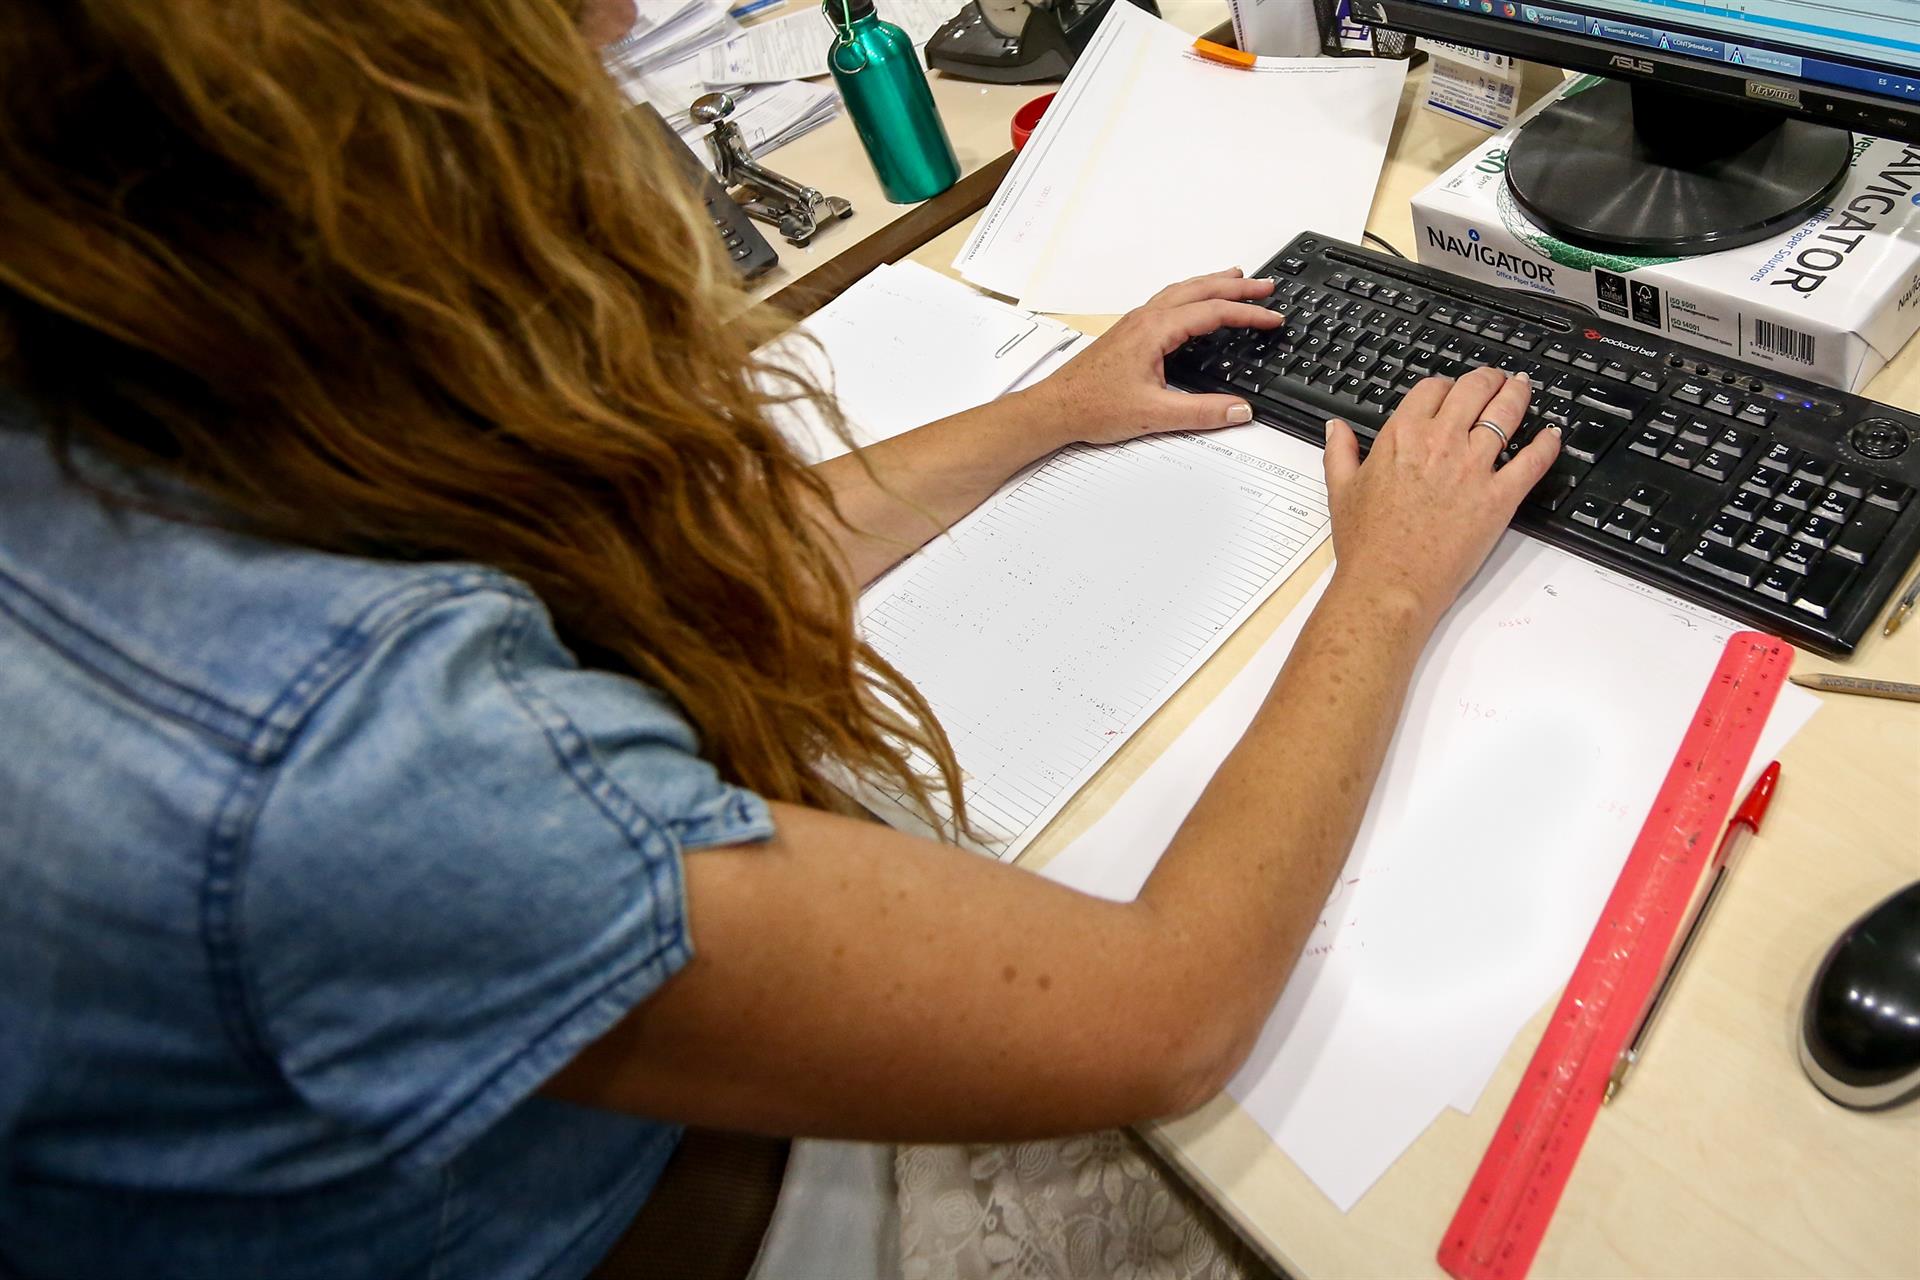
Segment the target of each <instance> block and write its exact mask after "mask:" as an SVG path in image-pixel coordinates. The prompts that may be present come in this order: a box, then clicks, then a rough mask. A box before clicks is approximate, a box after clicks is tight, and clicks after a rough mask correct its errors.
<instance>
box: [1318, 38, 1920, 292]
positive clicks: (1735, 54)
mask: <svg viewBox="0 0 1920 1280" xmlns="http://www.w3.org/2000/svg"><path fill="white" fill-rule="evenodd" d="M1352 7H1353V12H1354V14H1355V16H1356V17H1357V18H1359V19H1360V20H1361V21H1364V22H1368V23H1371V24H1373V25H1380V26H1388V27H1392V28H1394V29H1396V30H1400V31H1407V32H1411V33H1413V34H1415V35H1422V36H1431V37H1433V38H1435V39H1439V40H1450V41H1453V42H1455V43H1457V44H1466V45H1472V46H1474V47H1475V48H1479V49H1485V50H1489V51H1491V52H1495V53H1504V54H1509V55H1512V56H1514V57H1518V58H1526V59H1529V60H1532V61H1535V62H1544V63H1548V64H1551V65H1554V66H1561V67H1567V68H1571V69H1573V70H1578V71H1589V72H1594V73H1597V74H1599V75H1602V76H1606V77H1608V80H1607V81H1606V82H1605V83H1603V84H1601V85H1599V86H1596V87H1594V88H1592V89H1589V90H1587V91H1586V92H1583V93H1578V94H1573V95H1570V96H1568V97H1566V98H1564V99H1563V100H1561V101H1560V102H1558V103H1555V104H1554V105H1553V106H1551V107H1549V108H1548V109H1547V110H1546V111H1544V112H1542V113H1541V114H1540V115H1538V116H1536V117H1535V118H1534V119H1533V120H1531V121H1529V122H1528V123H1527V124H1526V125H1525V126H1524V127H1523V128H1522V129H1521V131H1520V133H1519V135H1518V137H1516V139H1515V140H1514V145H1513V147H1512V149H1511V152H1510V154H1509V155H1508V157H1507V184H1508V187H1509V189H1510V190H1511V191H1512V193H1513V197H1514V199H1515V200H1516V201H1517V202H1518V203H1519V205H1520V207H1521V208H1522V209H1523V210H1525V211H1526V213H1527V214H1528V216H1529V217H1531V218H1532V219H1533V220H1534V221H1535V222H1537V223H1538V224H1539V225H1540V226H1541V227H1542V228H1543V229H1545V230H1546V231H1548V232H1550V233H1551V234H1553V235H1555V236H1558V237H1560V238H1561V239H1564V240H1566V241H1568V242H1570V243H1573V244H1579V245H1583V246H1587V247H1591V248H1594V249H1599V250H1604V251H1608V252H1615V253H1627V254H1637V255H1652V256H1667V255H1679V254H1688V253H1703V252H1707V251H1710V250H1715V249H1728V248H1733V247H1735V246H1737V245H1743V244H1751V243H1753V242H1754V241H1757V240H1763V239H1766V238H1767V237H1768V236H1771V235H1775V234H1777V233H1779V232H1781V231H1783V230H1785V229H1786V228H1788V227H1789V226H1791V225H1792V224H1794V223H1795V222H1797V221H1799V220H1801V219H1803V218H1805V217H1806V216H1807V215H1808V214H1810V213H1812V212H1813V211H1814V210H1816V209H1818V208H1820V207H1821V206H1822V205H1823V204H1824V203H1826V202H1827V201H1828V200H1829V198H1830V197H1831V196H1832V195H1833V193H1834V191H1835V190H1836V189H1837V188H1838V187H1839V185H1840V183H1841V181H1842V180H1843V179H1844V178H1845V177H1846V174H1847V166H1848V164H1849V162H1850V161H1851V159H1852V155H1853V138H1852V136H1851V132H1850V131H1852V130H1856V129H1857V130H1860V131H1862V132H1865V133H1871V134H1878V135H1881V136H1883V137H1889V138H1897V139H1901V140H1903V141H1906V142H1913V143H1920V0H1837V2H1826V0H1564V2H1563V0H1555V3H1554V4H1553V5H1552V6H1548V5H1543V4H1527V3H1523V2H1522V0H1354V3H1353V6H1352ZM1904 181H1906V182H1907V183H1908V184H1909V188H1910V189H1908V188H1903V189H1902V190H1899V191H1896V192H1889V193H1888V198H1890V199H1895V198H1897V199H1901V200H1907V199H1920V156H1916V157H1915V163H1914V165H1913V166H1912V172H1910V173H1908V174H1907V176H1906V178H1905V179H1904ZM1895 185H1898V183H1896V184H1895Z"/></svg>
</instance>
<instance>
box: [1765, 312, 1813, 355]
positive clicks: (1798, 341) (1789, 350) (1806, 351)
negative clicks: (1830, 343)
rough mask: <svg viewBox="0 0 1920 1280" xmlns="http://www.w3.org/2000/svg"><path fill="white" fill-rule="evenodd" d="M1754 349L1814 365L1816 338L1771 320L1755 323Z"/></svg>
mask: <svg viewBox="0 0 1920 1280" xmlns="http://www.w3.org/2000/svg"><path fill="white" fill-rule="evenodd" d="M1753 348H1754V350H1756V351H1764V352H1766V353H1767V354H1769V355H1775V356H1779V357H1781V358H1782V359H1784V360H1792V361H1795V362H1796V363H1799V364H1812V363H1813V348H1814V336H1813V335H1812V334H1810V333H1802V332H1800V331H1799V330H1798V329H1790V328H1788V327H1787V326H1786V325H1784V324H1775V323H1774V322H1773V321H1771V320H1755V321H1754V322H1753Z"/></svg>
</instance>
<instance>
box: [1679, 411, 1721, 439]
mask: <svg viewBox="0 0 1920 1280" xmlns="http://www.w3.org/2000/svg"><path fill="white" fill-rule="evenodd" d="M1680 438H1681V439H1682V440H1687V441H1691V442H1692V443H1694V444H1697V445H1705V444H1706V443H1708V442H1709V441H1711V440H1712V439H1713V436H1712V434H1711V433H1710V431H1709V430H1708V427H1707V424H1706V423H1704V422H1702V421H1700V420H1699V419H1698V418H1689V419H1687V421H1686V423H1685V424H1684V425H1682V426H1681V428H1680Z"/></svg>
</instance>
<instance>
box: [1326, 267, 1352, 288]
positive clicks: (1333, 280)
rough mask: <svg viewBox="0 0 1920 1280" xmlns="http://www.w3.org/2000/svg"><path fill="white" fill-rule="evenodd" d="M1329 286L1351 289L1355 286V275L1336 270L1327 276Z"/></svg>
mask: <svg viewBox="0 0 1920 1280" xmlns="http://www.w3.org/2000/svg"><path fill="white" fill-rule="evenodd" d="M1327 288H1329V289H1351V288H1353V277H1352V276H1350V275H1348V274H1347V273H1346V272H1344V271H1336V272H1334V273H1333V274H1332V275H1330V276H1328V277H1327Z"/></svg>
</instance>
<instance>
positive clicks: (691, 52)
mask: <svg viewBox="0 0 1920 1280" xmlns="http://www.w3.org/2000/svg"><path fill="white" fill-rule="evenodd" d="M727 3H728V0H650V3H646V4H640V5H636V6H635V10H636V19H635V22H634V24H633V27H632V28H631V29H630V30H629V31H628V32H627V34H626V35H625V36H624V37H622V38H621V40H620V41H619V42H618V43H617V44H615V45H613V46H612V47H611V48H609V49H608V50H607V51H606V63H607V67H608V69H609V70H611V71H612V72H613V74H614V76H615V78H616V79H618V80H619V81H620V83H621V84H622V85H623V86H624V87H626V89H627V91H628V93H629V94H635V93H636V91H637V87H638V81H639V80H640V78H641V77H643V76H647V75H658V74H660V73H661V72H663V71H665V70H666V69H667V68H669V67H672V66H675V65H676V64H679V63H685V62H695V61H696V60H697V58H698V57H699V55H700V53H701V51H702V50H704V49H706V48H708V47H710V46H712V45H714V44H717V43H719V42H721V41H724V40H725V39H727V37H729V36H732V35H734V34H736V33H738V32H739V30H740V24H739V23H737V22H735V21H734V20H733V19H732V18H730V17H728V16H727ZM694 69H697V65H696V68H694ZM654 106H655V107H656V108H658V110H659V111H660V114H662V115H665V116H668V118H669V119H671V118H672V117H671V115H670V113H669V111H668V104H665V103H659V102H656V103H654ZM676 109H678V110H680V111H685V110H686V104H685V103H680V104H678V105H677V108H676Z"/></svg>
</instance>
